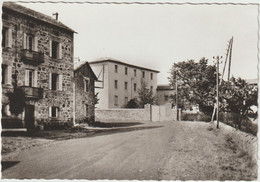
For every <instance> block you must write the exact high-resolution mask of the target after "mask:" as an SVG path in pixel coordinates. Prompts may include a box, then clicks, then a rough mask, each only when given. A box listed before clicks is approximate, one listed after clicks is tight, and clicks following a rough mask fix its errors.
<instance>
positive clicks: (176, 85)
mask: <svg viewBox="0 0 260 182" xmlns="http://www.w3.org/2000/svg"><path fill="white" fill-rule="evenodd" d="M175 87H176V88H175V90H176V112H177V121H179V111H178V83H177V71H176V72H175Z"/></svg>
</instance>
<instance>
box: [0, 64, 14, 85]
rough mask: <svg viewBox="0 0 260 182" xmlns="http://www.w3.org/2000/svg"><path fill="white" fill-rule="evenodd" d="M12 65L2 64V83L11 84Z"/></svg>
mask: <svg viewBox="0 0 260 182" xmlns="http://www.w3.org/2000/svg"><path fill="white" fill-rule="evenodd" d="M11 78H12V67H11V66H7V65H4V64H2V84H9V85H11V81H12V80H11Z"/></svg>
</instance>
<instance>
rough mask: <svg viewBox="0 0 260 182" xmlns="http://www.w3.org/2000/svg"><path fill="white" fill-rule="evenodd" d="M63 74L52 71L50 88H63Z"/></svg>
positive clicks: (60, 89)
mask: <svg viewBox="0 0 260 182" xmlns="http://www.w3.org/2000/svg"><path fill="white" fill-rule="evenodd" d="M62 84H63V76H62V75H61V74H56V73H50V74H49V88H50V90H59V91H62V89H63V85H62Z"/></svg>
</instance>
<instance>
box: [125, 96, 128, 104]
mask: <svg viewBox="0 0 260 182" xmlns="http://www.w3.org/2000/svg"><path fill="white" fill-rule="evenodd" d="M127 103H128V97H125V105H126V104H127Z"/></svg>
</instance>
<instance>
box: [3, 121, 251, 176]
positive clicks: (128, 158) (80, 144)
mask: <svg viewBox="0 0 260 182" xmlns="http://www.w3.org/2000/svg"><path fill="white" fill-rule="evenodd" d="M145 126H146V127H149V126H157V127H156V128H155V127H151V128H150V129H148V128H146V129H144V130H136V131H129V132H121V133H115V134H107V135H101V136H95V137H88V138H79V139H70V140H65V141H57V142H53V143H52V144H51V145H49V146H48V147H45V146H42V147H36V148H32V149H28V150H26V151H22V152H21V153H20V154H19V155H18V156H17V157H16V158H14V159H13V160H12V161H13V162H14V163H15V162H17V164H16V165H14V166H12V167H10V168H8V169H6V170H4V171H3V172H2V178H18V179H23V178H26V179H32V178H33V179H38V178H44V179H90V180H94V179H111V180H112V179H117V180H122V179H128V180H132V179H138V180H161V179H165V180H168V179H170V180H177V179H178V180H189V179H192V180H205V179H207V180H214V179H216V180H221V179H227V178H225V177H226V176H227V175H229V173H227V172H226V173H227V174H226V175H225V171H227V170H226V169H222V164H223V163H224V162H225V163H226V164H227V161H228V160H227V159H229V158H230V157H232V155H233V154H232V153H233V152H232V150H229V149H226V148H224V146H225V138H224V137H222V136H217V135H216V134H214V132H213V131H209V130H208V129H207V128H208V127H209V124H208V123H202V122H195V123H194V122H159V123H146V124H145ZM224 149H225V150H224ZM230 160H232V162H233V164H232V165H233V166H235V165H237V166H239V165H240V163H239V162H240V161H239V160H238V161H237V163H236V160H234V157H233V158H231V159H230ZM242 162H243V161H241V163H242ZM231 172H232V174H233V173H234V174H236V171H234V170H232V171H231ZM240 173H241V172H239V171H238V172H237V178H238V179H241V174H240ZM239 175H240V176H239ZM237 178H236V177H235V178H234V177H233V178H231V179H237ZM228 179H230V178H228ZM250 179H251V178H250Z"/></svg>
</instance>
